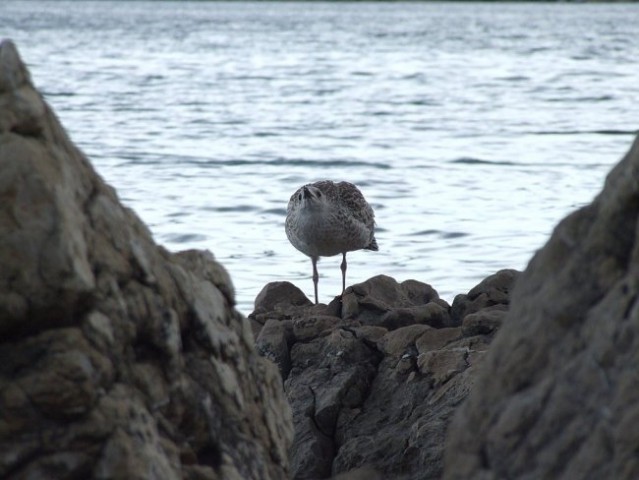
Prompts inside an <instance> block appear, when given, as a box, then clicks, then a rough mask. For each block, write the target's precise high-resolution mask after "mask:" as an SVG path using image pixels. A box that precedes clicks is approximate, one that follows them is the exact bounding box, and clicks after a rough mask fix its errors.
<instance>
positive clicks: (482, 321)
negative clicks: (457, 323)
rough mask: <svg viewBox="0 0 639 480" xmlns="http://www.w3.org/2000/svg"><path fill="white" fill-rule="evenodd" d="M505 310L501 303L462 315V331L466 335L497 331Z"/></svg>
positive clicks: (504, 315)
mask: <svg viewBox="0 0 639 480" xmlns="http://www.w3.org/2000/svg"><path fill="white" fill-rule="evenodd" d="M506 313H507V310H505V309H504V306H503V305H495V306H494V307H487V308H484V309H483V310H480V311H478V312H475V313H470V314H468V315H466V316H465V317H464V321H463V323H462V333H463V334H464V335H465V336H467V337H470V336H473V335H482V334H488V333H493V332H495V331H497V329H498V328H499V327H501V324H502V323H503V321H504V318H505V317H506Z"/></svg>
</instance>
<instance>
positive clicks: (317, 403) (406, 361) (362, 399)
mask: <svg viewBox="0 0 639 480" xmlns="http://www.w3.org/2000/svg"><path fill="white" fill-rule="evenodd" d="M516 277H517V272H515V271H513V270H504V271H501V272H498V273H497V274H495V275H492V276H490V277H488V278H487V279H486V280H484V281H483V282H482V283H481V284H479V285H478V286H477V287H475V288H473V289H472V290H471V291H470V292H469V293H468V295H459V296H458V297H457V298H456V299H455V301H454V302H453V308H452V309H451V308H450V307H449V306H448V305H447V304H446V302H444V301H443V300H441V299H439V297H438V295H437V292H436V291H435V290H434V289H433V288H432V287H430V286H429V285H427V284H424V283H421V282H417V281H414V280H409V281H405V282H403V283H401V284H399V283H397V282H396V281H395V280H393V279H392V278H390V277H385V276H382V275H380V276H378V277H374V278H372V279H370V280H368V281H366V282H364V283H362V284H358V285H354V286H352V287H349V288H347V289H346V292H345V294H344V297H343V299H342V301H341V302H340V299H339V298H338V299H336V300H335V301H334V302H332V303H331V304H330V305H328V306H325V305H318V306H314V305H311V303H310V301H309V300H308V299H307V298H306V297H305V296H304V294H303V293H302V292H301V291H300V290H298V289H297V288H296V287H294V286H293V285H291V284H290V283H286V282H278V283H272V284H269V285H267V286H266V287H265V288H264V290H263V291H262V292H261V293H260V295H259V296H258V298H257V299H256V309H255V312H253V314H252V315H251V317H252V321H253V322H254V323H253V324H254V330H255V331H256V333H257V346H258V348H259V349H260V351H261V352H262V353H263V355H265V356H266V357H268V358H270V359H271V360H273V361H274V362H275V363H276V364H277V365H278V366H279V368H280V371H281V373H282V376H283V377H284V378H285V390H286V395H287V396H288V399H289V401H290V402H291V406H292V409H293V421H294V425H295V441H294V444H293V448H292V449H291V468H292V473H293V477H294V478H295V479H322V478H328V477H330V476H331V475H334V474H339V473H344V472H350V473H349V474H348V475H347V476H345V477H344V478H348V479H355V478H366V479H367V480H375V479H376V478H379V479H382V478H393V479H397V480H400V479H406V480H407V479H415V480H418V479H419V480H424V479H436V478H440V476H441V474H442V468H443V461H442V459H443V447H444V436H445V432H446V427H447V425H448V423H449V419H450V417H451V415H452V413H453V412H454V410H455V408H456V407H457V405H459V403H460V402H461V401H462V400H463V399H464V398H465V397H466V395H467V393H468V391H469V389H470V387H471V386H472V383H473V378H474V372H475V370H476V368H477V365H479V364H480V363H481V361H482V358H483V356H484V352H485V351H486V349H487V348H488V345H489V343H490V340H491V338H492V336H493V334H494V332H495V331H496V330H497V329H498V328H499V326H500V325H501V321H502V319H503V317H504V316H505V314H506V310H507V309H508V300H509V291H510V289H511V288H512V285H513V283H514V281H515V278H516ZM451 312H452V315H451ZM362 469H364V470H362ZM356 471H357V472H358V473H357V474H356V473H355V472H356Z"/></svg>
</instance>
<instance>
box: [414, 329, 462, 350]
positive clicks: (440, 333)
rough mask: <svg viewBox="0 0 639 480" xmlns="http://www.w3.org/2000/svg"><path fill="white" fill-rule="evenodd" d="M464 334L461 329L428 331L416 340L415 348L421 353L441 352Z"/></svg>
mask: <svg viewBox="0 0 639 480" xmlns="http://www.w3.org/2000/svg"><path fill="white" fill-rule="evenodd" d="M462 333H463V332H462V329H461V328H459V327H452V328H433V329H430V330H426V331H424V333H422V334H421V335H420V336H419V338H417V339H416V340H415V347H416V348H417V351H418V352H419V353H425V352H430V351H431V350H441V349H442V348H444V347H445V346H446V345H447V344H449V343H451V342H452V341H453V340H457V339H458V338H459V337H460V336H461V335H462Z"/></svg>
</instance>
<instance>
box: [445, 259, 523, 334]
mask: <svg viewBox="0 0 639 480" xmlns="http://www.w3.org/2000/svg"><path fill="white" fill-rule="evenodd" d="M520 274H521V272H518V271H517V270H512V269H506V270H500V271H498V272H497V273H495V274H493V275H490V276H489V277H486V278H485V279H484V280H482V281H481V282H480V283H479V284H478V285H477V286H475V287H473V288H472V289H471V290H470V291H469V292H468V294H460V295H457V296H456V297H455V298H454V299H453V304H452V306H451V309H450V315H451V317H452V323H453V324H454V325H461V323H462V322H463V321H464V318H465V317H466V315H469V314H471V313H475V312H478V311H479V310H482V309H484V308H486V307H491V306H494V305H502V306H503V307H504V309H507V308H508V302H509V298H510V292H511V291H512V289H513V287H514V285H515V282H516V280H517V278H518V277H519V275H520Z"/></svg>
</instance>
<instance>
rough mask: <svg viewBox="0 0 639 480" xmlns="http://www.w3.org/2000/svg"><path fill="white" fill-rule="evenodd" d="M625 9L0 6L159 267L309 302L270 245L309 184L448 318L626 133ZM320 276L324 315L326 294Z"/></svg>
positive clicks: (369, 266)
mask: <svg viewBox="0 0 639 480" xmlns="http://www.w3.org/2000/svg"><path fill="white" fill-rule="evenodd" d="M637 19H639V5H637V4H634V5H632V4H615V5H605V4H597V5H591V4H576V5H575V4H570V5H565V4H541V3H537V4H535V3H529V4H503V3H498V4H494V5H491V4H468V3H464V4H452V3H401V2H399V3H398V2H393V3H362V2H358V3H319V2H318V3H315V2H310V3H290V2H285V3H263V2H258V3H253V2H232V3H220V2H193V3H190V2H142V1H141V2H110V1H101V2H84V1H68V2H55V1H51V2H42V1H29V2H26V1H7V0H3V1H2V3H1V5H0V35H2V36H3V37H9V38H12V39H14V41H15V42H16V43H17V45H18V48H19V49H20V51H21V54H22V56H23V58H24V60H25V61H26V62H27V64H28V65H29V66H30V68H31V72H32V76H33V78H34V81H35V83H36V85H37V86H38V87H39V88H40V89H41V91H42V92H43V93H44V94H45V97H46V98H47V100H48V101H49V102H50V104H51V105H52V106H53V107H54V109H55V111H56V112H57V114H58V115H59V117H60V118H61V120H62V122H63V124H64V125H65V127H66V128H67V130H68V131H69V133H70V135H71V137H72V139H73V140H74V141H75V142H76V144H78V145H79V146H80V147H81V148H82V149H83V150H84V151H85V153H86V154H87V155H88V156H89V157H90V158H91V159H92V161H93V163H94V165H95V166H96V168H97V170H98V171H99V172H100V173H101V175H102V176H104V178H105V179H106V180H107V181H108V182H109V183H111V184H112V185H113V186H114V187H116V189H117V190H118V192H119V195H120V197H121V198H122V200H123V201H124V202H125V203H126V204H127V205H129V206H131V207H132V208H134V209H135V210H136V211H137V212H138V214H139V215H140V216H141V217H142V219H143V220H144V221H145V222H146V223H147V224H148V225H149V226H150V228H151V230H152V231H153V233H154V235H155V238H156V240H157V241H158V242H159V243H162V244H164V245H165V246H167V247H168V248H169V249H171V250H182V249H187V248H206V249H209V250H211V251H212V252H213V253H214V254H215V256H216V257H217V258H218V259H219V260H220V261H221V262H222V263H223V264H224V265H225V266H226V267H227V269H228V270H229V271H230V272H231V275H232V278H233V281H234V284H235V287H236V290H237V294H238V301H239V308H240V310H241V311H243V312H244V313H249V312H250V311H251V310H252V302H253V300H254V298H255V296H256V295H257V293H258V292H259V291H260V289H261V288H262V286H263V285H264V284H266V283H267V282H270V281H274V280H289V281H292V282H294V283H295V284H297V285H299V286H300V287H301V288H303V290H304V291H305V292H307V293H308V295H309V296H310V295H312V291H313V289H312V282H311V278H310V275H311V263H310V260H309V259H308V258H306V257H305V256H304V255H302V254H301V253H299V252H297V251H296V250H294V249H293V247H292V246H290V245H289V243H288V241H287V239H286V236H285V234H284V217H285V213H286V204H287V202H288V198H289V197H290V195H291V194H292V193H293V191H295V189H297V187H299V186H300V185H302V184H305V183H307V182H312V181H316V180H319V179H334V180H348V181H351V182H353V183H355V184H357V185H359V186H360V188H361V190H362V191H363V192H364V194H365V196H366V197H367V199H368V200H369V202H370V203H371V204H372V205H373V207H374V209H375V211H376V215H377V223H378V234H377V239H378V243H379V246H380V251H379V252H368V251H366V252H364V251H360V252H354V253H351V254H349V256H348V258H349V270H348V279H347V280H348V283H349V284H352V283H355V282H360V281H363V280H365V279H367V278H369V277H371V276H373V275H376V274H380V273H383V274H387V275H391V276H393V277H395V278H397V279H398V280H400V281H401V280H405V279H408V278H415V279H418V280H421V281H424V282H427V283H430V284H432V285H433V286H434V287H435V288H436V289H437V290H438V291H439V293H440V295H441V296H442V297H443V298H445V299H447V300H449V301H451V300H452V298H453V296H454V295H455V294H457V293H462V292H466V291H468V290H469V289H470V288H471V287H473V286H474V285H475V284H476V283H477V282H478V281H479V280H481V279H482V278H484V277H485V276H487V275H489V274H491V273H493V272H495V271H496V270H498V269H501V268H506V267H508V268H517V269H523V268H525V266H526V264H527V262H528V260H529V259H530V257H531V255H532V254H533V253H534V251H535V250H536V249H538V248H540V247H541V246H542V245H543V244H544V243H545V241H546V240H547V238H548V236H549V234H550V232H551V231H552V228H553V227H554V225H555V224H556V223H557V222H558V221H559V220H560V219H561V218H562V217H564V216H565V215H566V214H567V213H569V212H570V211H572V210H574V209H575V208H577V207H579V206H581V205H583V204H585V203H587V202H589V201H590V200H591V199H592V198H593V197H594V195H595V194H596V193H597V192H598V191H599V190H600V188H601V186H602V183H603V180H604V177H605V175H606V173H607V172H608V171H609V170H610V168H611V166H612V165H613V164H615V163H616V162H617V161H618V160H619V158H620V157H621V156H622V155H623V154H624V153H625V151H626V150H627V149H628V147H629V146H630V143H631V141H632V139H633V136H634V133H635V132H636V130H637V128H638V114H639V110H638V107H637V106H638V105H639V78H638V73H639V67H638V60H637V59H639V42H638V41H637V37H638V35H637V34H638V33H639V22H637ZM340 260H341V258H340V257H333V258H327V259H322V260H321V262H320V265H319V267H320V275H321V278H320V300H321V301H324V302H327V301H329V300H331V299H332V298H333V296H334V295H337V294H338V293H340V289H341V277H340V270H339V263H340Z"/></svg>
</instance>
